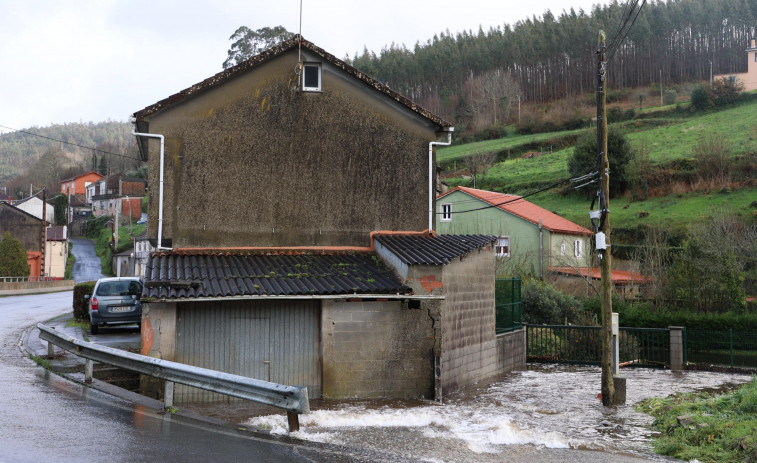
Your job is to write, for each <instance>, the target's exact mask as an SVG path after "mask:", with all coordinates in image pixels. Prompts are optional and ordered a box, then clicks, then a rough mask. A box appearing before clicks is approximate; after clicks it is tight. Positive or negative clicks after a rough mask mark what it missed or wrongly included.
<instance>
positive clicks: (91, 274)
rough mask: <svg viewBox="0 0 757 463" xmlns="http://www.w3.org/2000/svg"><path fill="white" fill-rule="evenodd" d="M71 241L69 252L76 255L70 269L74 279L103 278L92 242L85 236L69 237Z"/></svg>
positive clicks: (78, 280)
mask: <svg viewBox="0 0 757 463" xmlns="http://www.w3.org/2000/svg"><path fill="white" fill-rule="evenodd" d="M71 243H72V244H73V247H72V248H71V252H72V253H73V254H74V256H75V257H76V262H74V266H73V268H72V269H71V273H73V276H74V281H76V282H77V283H81V282H82V281H95V280H97V279H99V278H103V277H104V276H105V275H103V273H102V264H101V263H100V257H99V256H98V255H97V254H95V244H94V242H92V240H88V239H85V238H71Z"/></svg>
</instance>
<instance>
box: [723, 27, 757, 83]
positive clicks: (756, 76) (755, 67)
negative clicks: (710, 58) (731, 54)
mask: <svg viewBox="0 0 757 463" xmlns="http://www.w3.org/2000/svg"><path fill="white" fill-rule="evenodd" d="M746 55H747V72H740V73H735V74H718V75H716V76H713V78H714V79H729V78H733V79H738V80H740V81H741V82H743V83H744V91H747V92H749V91H751V90H757V41H756V40H755V39H751V40H750V41H749V48H747V49H746Z"/></svg>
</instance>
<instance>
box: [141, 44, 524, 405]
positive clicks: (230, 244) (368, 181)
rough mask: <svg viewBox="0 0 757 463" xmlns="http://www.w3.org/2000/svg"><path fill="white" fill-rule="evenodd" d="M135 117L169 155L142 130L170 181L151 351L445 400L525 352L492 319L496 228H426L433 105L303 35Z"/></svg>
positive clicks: (154, 217)
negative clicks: (482, 231)
mask: <svg viewBox="0 0 757 463" xmlns="http://www.w3.org/2000/svg"><path fill="white" fill-rule="evenodd" d="M134 119H135V124H136V128H137V132H138V133H142V134H144V133H149V134H151V135H153V136H157V135H160V136H162V137H164V140H165V143H164V146H165V151H164V153H163V156H161V153H160V143H159V142H158V140H156V139H155V138H153V137H146V136H138V145H139V147H140V152H141V154H142V155H143V156H144V157H145V158H146V159H147V160H148V163H149V168H150V172H151V173H157V172H160V171H161V170H162V171H163V178H164V182H163V185H162V190H161V185H160V184H159V182H158V177H159V176H158V175H151V176H150V179H149V190H148V191H149V207H150V210H151V211H158V210H160V209H162V210H163V214H162V215H161V214H155V213H151V214H150V216H149V219H148V227H147V236H149V237H150V239H155V238H159V241H156V243H155V244H156V245H157V244H160V246H159V247H157V248H156V249H155V252H153V253H151V254H150V256H149V257H148V261H147V264H146V270H145V276H144V281H145V290H144V292H143V323H142V352H143V353H144V354H146V355H151V356H155V357H160V358H166V359H170V360H175V361H179V362H185V363H190V364H193V365H198V366H203V367H208V368H215V369H220V370H223V371H228V372H232V373H238V374H243V375H247V376H252V377H255V378H259V379H266V380H270V381H274V382H280V383H285V384H300V385H306V386H307V387H308V392H309V395H310V396H311V397H325V398H341V397H418V396H422V397H437V398H441V394H442V391H443V390H448V389H451V388H456V387H461V386H465V385H467V384H471V383H472V382H474V381H477V380H481V379H484V378H486V377H488V376H491V375H494V374H496V373H499V372H502V368H500V367H501V365H504V364H505V363H506V362H504V360H502V359H503V357H502V356H501V355H500V353H502V352H505V351H506V353H507V354H509V355H514V354H513V352H514V350H513V349H510V350H508V349H505V348H502V347H501V346H504V345H505V344H507V342H511V340H510V339H508V341H504V340H503V339H501V338H497V336H496V335H495V331H494V249H493V244H494V238H493V237H492V236H488V235H448V236H440V235H437V234H435V233H433V232H432V231H430V230H429V222H431V225H432V226H433V221H432V217H431V216H432V212H433V209H431V210H429V206H430V205H433V201H434V196H435V194H434V188H433V186H434V184H435V183H434V182H433V180H434V179H433V178H429V176H430V172H433V170H432V167H433V165H434V149H435V148H434V144H433V143H434V142H436V141H437V140H439V139H441V138H444V137H445V135H447V134H448V133H450V132H451V130H452V127H451V125H450V124H449V123H447V122H445V121H444V120H442V119H440V118H439V117H438V116H435V115H433V114H432V113H430V112H428V111H427V110H425V109H423V108H421V107H420V106H418V105H416V104H415V103H413V102H412V101H410V100H407V99H406V98H404V97H402V96H401V95H399V94H397V93H396V92H394V91H392V90H391V89H390V88H388V87H387V86H385V85H383V84H381V83H379V82H377V81H376V80H374V79H372V78H370V77H369V76H366V75H364V74H363V73H361V72H360V71H358V70H357V69H354V68H352V67H351V66H349V65H347V64H346V63H344V62H343V61H341V60H339V59H337V58H336V57H334V56H333V55H331V54H329V53H327V52H326V51H324V50H322V49H320V48H319V47H317V46H315V45H314V44H312V43H310V42H308V41H306V40H304V39H300V38H296V39H293V40H290V41H287V42H284V43H282V44H280V45H277V46H275V47H272V48H271V49H269V50H267V51H265V52H263V53H262V54H261V55H258V56H256V57H253V58H251V59H250V60H248V61H246V62H243V63H241V64H239V65H237V66H235V67H233V68H230V69H227V70H225V71H223V72H221V73H219V74H217V75H216V76H213V77H211V78H209V79H207V80H205V81H203V82H200V83H198V84H197V85H194V86H192V87H190V88H188V89H185V90H183V91H181V92H179V93H177V94H175V95H172V96H170V97H168V98H166V99H165V100H163V101H160V102H158V103H156V104H154V105H152V106H149V107H147V108H145V109H143V110H141V111H138V112H137V113H135V114H134ZM161 158H163V159H164V160H165V161H164V164H163V165H161V163H160V161H161ZM161 197H162V198H163V203H162V207H161V204H160V203H159V201H160V198H161ZM159 230H161V231H162V236H160V237H158V232H159ZM168 240H170V244H168V243H169V241H168ZM139 252H140V251H135V253H136V254H138V253H139ZM472 275H473V276H472ZM520 335H521V334H519V336H520ZM518 339H519V342H514V343H512V345H519V346H521V347H522V345H523V339H522V338H518ZM521 351H522V349H521ZM521 354H522V352H521ZM521 357H522V358H523V361H525V356H524V355H521ZM144 381H145V382H144V383H143V389H145V390H146V391H147V392H148V393H149V392H150V391H160V386H159V385H158V384H155V383H153V382H151V381H150V380H147V379H146V380H144ZM176 394H177V396H176V400H177V401H182V400H184V401H194V400H203V401H205V400H207V401H210V400H216V399H218V398H217V397H214V396H213V395H212V394H209V393H206V392H202V391H198V390H194V389H191V388H184V387H178V386H177V392H176Z"/></svg>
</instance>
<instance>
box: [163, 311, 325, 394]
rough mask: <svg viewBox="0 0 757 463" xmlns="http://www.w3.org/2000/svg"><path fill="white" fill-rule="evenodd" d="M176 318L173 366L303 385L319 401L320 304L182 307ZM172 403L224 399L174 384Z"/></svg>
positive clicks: (320, 392)
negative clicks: (186, 365)
mask: <svg viewBox="0 0 757 463" xmlns="http://www.w3.org/2000/svg"><path fill="white" fill-rule="evenodd" d="M177 317H178V318H177V321H176V329H177V331H176V361H177V362H181V363H186V364H189V365H195V366H199V367H203V368H210V369H214V370H219V371H225V372H227V373H234V374H237V375H243V376H248V377H250V378H256V379H262V380H265V381H272V382H274V383H279V384H287V385H301V386H307V388H308V395H309V396H310V398H320V397H321V395H322V389H321V356H320V352H321V343H320V332H321V327H320V318H321V317H320V302H318V301H276V302H268V301H236V302H196V303H185V304H180V305H179V308H178V311H177ZM175 400H176V402H217V401H226V400H229V399H228V398H227V397H226V396H223V395H219V394H214V393H211V392H207V391H203V390H201V389H197V388H193V387H189V386H182V385H179V384H177V385H176V390H175Z"/></svg>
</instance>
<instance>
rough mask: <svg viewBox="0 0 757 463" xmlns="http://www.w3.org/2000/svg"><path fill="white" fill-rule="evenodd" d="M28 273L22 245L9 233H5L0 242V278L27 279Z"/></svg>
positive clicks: (28, 269)
mask: <svg viewBox="0 0 757 463" xmlns="http://www.w3.org/2000/svg"><path fill="white" fill-rule="evenodd" d="M30 271H31V269H30V268H29V264H28V263H27V260H26V250H25V249H24V245H23V244H21V241H19V240H18V239H17V238H16V237H15V236H13V235H12V234H11V232H9V231H7V232H5V236H3V239H2V241H0V276H3V277H28V276H29V272H30Z"/></svg>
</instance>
